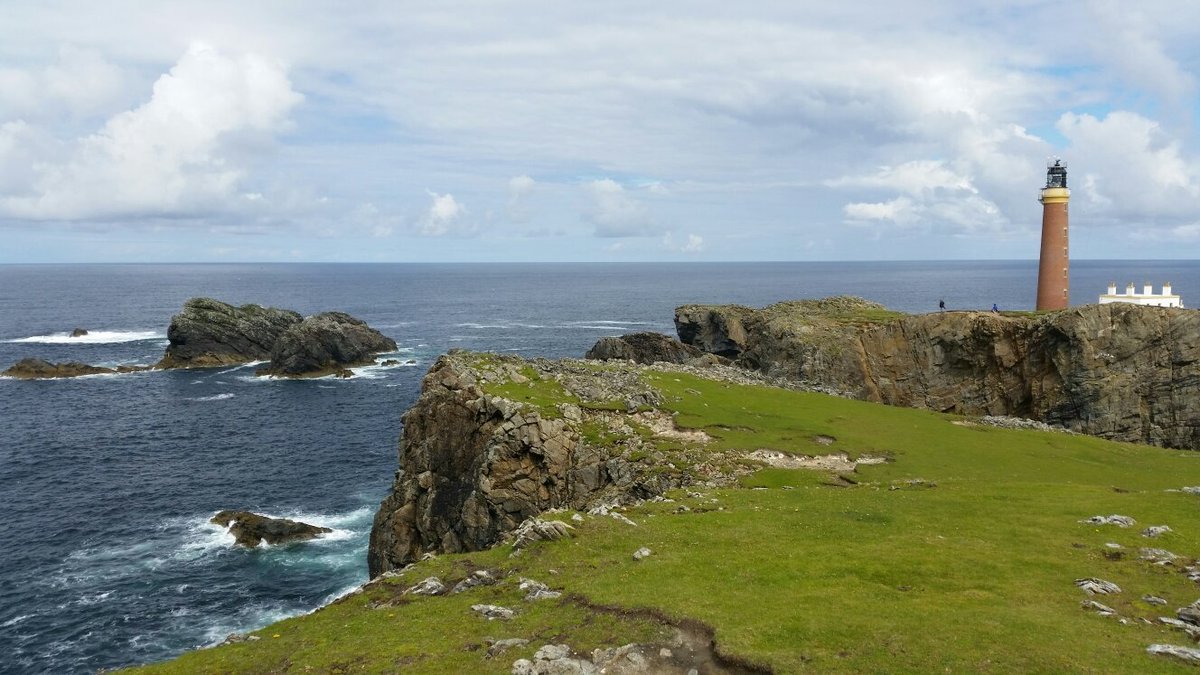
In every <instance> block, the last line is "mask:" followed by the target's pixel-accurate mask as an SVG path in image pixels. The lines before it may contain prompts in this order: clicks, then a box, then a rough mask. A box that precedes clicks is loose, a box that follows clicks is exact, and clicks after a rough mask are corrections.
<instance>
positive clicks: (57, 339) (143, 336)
mask: <svg viewBox="0 0 1200 675" xmlns="http://www.w3.org/2000/svg"><path fill="white" fill-rule="evenodd" d="M166 337H167V336H166V335H164V334H163V333H160V332H158V331H152V330H140V331H139V330H94V331H90V332H89V333H88V334H87V335H80V336H79V337H71V334H70V333H51V334H49V335H34V336H31V337H23V338H16V339H13V340H4V342H7V343H11V344H20V343H27V344H42V345H107V344H116V343H119V342H141V341H142V340H163V339H165V338H166Z"/></svg>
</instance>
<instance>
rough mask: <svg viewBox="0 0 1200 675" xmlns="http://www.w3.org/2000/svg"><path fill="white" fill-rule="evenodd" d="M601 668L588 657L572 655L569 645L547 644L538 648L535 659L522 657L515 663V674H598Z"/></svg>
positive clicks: (513, 670)
mask: <svg viewBox="0 0 1200 675" xmlns="http://www.w3.org/2000/svg"><path fill="white" fill-rule="evenodd" d="M599 672H600V669H599V668H597V667H596V665H595V664H593V663H592V662H591V661H588V660H587V659H576V658H572V657H571V648H570V647H568V646H567V645H546V646H544V647H542V648H541V649H539V650H537V652H536V653H534V655H533V660H532V661H530V660H528V659H520V660H518V661H515V662H514V663H513V667H512V673H513V675H596V674H598V673H599Z"/></svg>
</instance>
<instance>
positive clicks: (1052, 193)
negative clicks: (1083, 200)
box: [1037, 159, 1071, 310]
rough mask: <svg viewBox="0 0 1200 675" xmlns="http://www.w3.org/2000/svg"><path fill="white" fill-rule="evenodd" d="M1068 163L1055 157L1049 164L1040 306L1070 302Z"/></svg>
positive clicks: (1042, 198) (1044, 193)
mask: <svg viewBox="0 0 1200 675" xmlns="http://www.w3.org/2000/svg"><path fill="white" fill-rule="evenodd" d="M1070 199H1071V191H1070V190H1068V189H1067V163H1066V162H1064V161H1062V160H1060V159H1054V160H1053V161H1051V162H1049V163H1048V164H1047V166H1046V187H1044V188H1042V192H1041V194H1040V195H1038V201H1040V202H1041V203H1042V254H1041V258H1040V262H1039V263H1038V286H1037V308H1038V309H1039V310H1041V309H1066V308H1067V305H1068V304H1070V302H1071V278H1070V276H1069V267H1070V258H1069V256H1068V255H1067V202H1068V201H1069V200H1070Z"/></svg>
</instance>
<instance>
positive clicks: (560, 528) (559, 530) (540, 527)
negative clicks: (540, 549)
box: [513, 516, 574, 550]
mask: <svg viewBox="0 0 1200 675" xmlns="http://www.w3.org/2000/svg"><path fill="white" fill-rule="evenodd" d="M573 529H574V528H572V527H571V526H570V525H568V524H566V523H564V522H562V521H561V520H542V519H541V518H538V517H536V516H533V517H530V518H526V519H525V520H524V521H523V522H522V523H521V524H520V525H518V526H517V529H516V530H514V531H513V535H514V537H515V539H514V540H513V548H515V549H517V550H520V549H523V548H525V547H526V546H528V545H530V544H532V543H534V542H536V541H554V540H556V539H563V538H565V537H569V536H571V530H573Z"/></svg>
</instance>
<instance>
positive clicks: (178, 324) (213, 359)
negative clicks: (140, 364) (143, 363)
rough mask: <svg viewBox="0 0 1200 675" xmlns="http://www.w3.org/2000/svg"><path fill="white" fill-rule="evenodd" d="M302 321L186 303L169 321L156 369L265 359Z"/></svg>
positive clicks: (250, 308) (253, 308)
mask: <svg viewBox="0 0 1200 675" xmlns="http://www.w3.org/2000/svg"><path fill="white" fill-rule="evenodd" d="M302 320H303V317H302V316H300V314H298V313H296V312H293V311H291V310H287V309H276V308H274V307H260V306H259V305H242V306H241V307H234V306H233V305H230V304H227V303H224V302H221V301H219V300H213V299H212V298H192V299H191V300H188V301H187V302H185V303H184V305H183V311H181V312H180V313H179V314H176V315H175V316H173V317H171V325H170V326H169V327H168V328H167V340H169V341H170V344H169V345H168V346H167V351H166V353H165V354H163V357H162V360H161V361H159V362H158V367H159V368H209V367H213V366H229V365H236V364H241V363H250V362H253V361H265V360H267V359H269V358H271V351H272V350H273V349H274V348H275V344H276V342H277V341H278V340H279V337H280V336H281V335H283V334H284V332H285V331H287V329H289V328H291V327H292V326H294V325H296V324H299V323H300V322H301V321H302Z"/></svg>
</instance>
